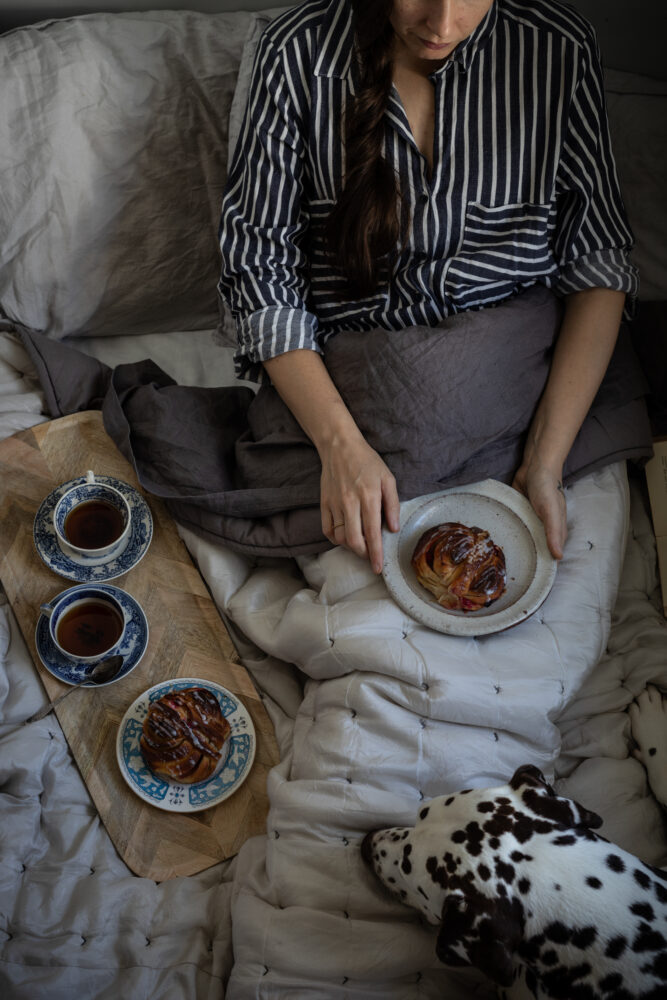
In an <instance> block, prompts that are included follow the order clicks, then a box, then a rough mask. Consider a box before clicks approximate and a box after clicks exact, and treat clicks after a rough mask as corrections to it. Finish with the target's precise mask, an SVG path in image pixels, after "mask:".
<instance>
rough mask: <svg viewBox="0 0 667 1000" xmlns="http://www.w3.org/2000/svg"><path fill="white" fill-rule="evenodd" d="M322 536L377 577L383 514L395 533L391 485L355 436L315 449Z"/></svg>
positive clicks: (385, 470) (395, 509) (394, 494)
mask: <svg viewBox="0 0 667 1000" xmlns="http://www.w3.org/2000/svg"><path fill="white" fill-rule="evenodd" d="M320 459H321V462H322V478H321V489H320V511H321V514H322V531H323V533H324V535H325V536H326V537H327V538H328V539H329V541H331V542H333V543H334V544H335V545H344V546H345V547H346V548H348V549H351V551H352V552H355V553H356V554H357V555H358V556H361V557H362V558H365V559H368V560H369V561H370V564H371V566H372V568H373V571H374V572H375V573H381V572H382V514H383V512H384V517H385V521H386V525H387V527H388V528H389V530H390V531H398V529H399V501H398V493H397V491H396V480H395V479H394V476H393V475H392V473H391V472H390V470H389V468H388V467H387V465H386V464H385V463H384V461H383V460H382V459H381V458H380V456H379V455H378V453H377V452H376V451H374V450H373V448H371V447H370V445H369V444H368V443H367V442H366V441H365V440H364V438H363V437H362V435H361V434H360V433H358V432H357V433H356V434H353V435H347V436H345V437H344V438H342V439H334V440H332V441H331V442H330V443H328V444H327V446H326V448H322V449H321V450H320Z"/></svg>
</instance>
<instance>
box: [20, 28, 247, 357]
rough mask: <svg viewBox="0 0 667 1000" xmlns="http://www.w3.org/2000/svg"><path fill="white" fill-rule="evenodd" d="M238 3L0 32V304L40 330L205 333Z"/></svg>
mask: <svg viewBox="0 0 667 1000" xmlns="http://www.w3.org/2000/svg"><path fill="white" fill-rule="evenodd" d="M250 17H251V15H250V14H249V12H245V11H239V12H236V13H220V14H203V13H195V12H189V11H158V12H146V13H134V14H133V13H127V14H122V13H116V14H91V15H87V16H82V17H74V18H69V19H66V20H55V21H50V22H45V23H44V24H41V25H37V26H32V27H26V28H20V29H17V30H15V31H11V32H8V33H7V34H6V35H4V36H1V37H0V74H1V78H2V101H1V103H0V149H2V162H1V164H0V311H1V312H2V313H4V315H5V316H7V317H9V318H10V319H11V320H13V321H18V322H20V323H23V324H25V325H27V326H29V327H32V328H33V329H36V330H40V331H43V332H45V333H46V334H48V335H49V336H50V337H54V338H63V337H65V336H72V337H78V336H84V335H86V336H106V335H109V334H117V333H122V334H140V333H155V332H163V331H169V330H187V329H202V328H207V327H208V328H214V327H215V326H216V323H217V320H218V303H217V294H216V285H217V281H218V277H219V271H220V258H219V247H218V240H217V231H218V224H219V215H220V201H221V196H222V188H223V185H224V182H225V179H226V174H227V128H228V118H229V112H230V109H231V103H232V97H233V94H234V89H235V86H236V77H237V73H238V68H239V63H240V59H241V52H242V48H243V41H244V39H245V37H246V34H247V31H248V26H249V23H250Z"/></svg>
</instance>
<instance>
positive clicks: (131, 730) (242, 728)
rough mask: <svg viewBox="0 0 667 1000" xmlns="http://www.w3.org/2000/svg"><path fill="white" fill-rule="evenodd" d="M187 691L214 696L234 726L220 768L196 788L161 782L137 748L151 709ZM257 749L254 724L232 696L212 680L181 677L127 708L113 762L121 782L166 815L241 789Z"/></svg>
mask: <svg viewBox="0 0 667 1000" xmlns="http://www.w3.org/2000/svg"><path fill="white" fill-rule="evenodd" d="M189 687H203V688H206V689H207V690H208V691H210V692H211V693H212V694H214V695H215V697H216V698H217V699H218V702H219V703H220V708H221V709H222V714H223V715H224V716H225V718H226V719H227V722H228V723H229V724H230V726H231V727H232V732H231V736H230V737H229V740H228V741H227V755H226V757H225V758H224V761H222V762H221V766H220V767H218V769H217V771H216V773H215V774H214V775H213V777H211V778H209V779H208V781H200V782H198V783H197V784H194V785H186V784H180V783H176V782H171V781H165V780H164V778H161V777H159V776H158V775H156V774H153V772H152V771H151V770H150V769H149V768H148V765H147V764H146V762H145V761H144V758H143V755H142V753H141V749H140V747H139V738H140V736H141V730H142V728H143V724H144V719H145V718H146V716H147V715H148V709H149V708H150V706H151V704H152V703H153V702H154V701H157V699H158V698H161V697H162V695H164V694H167V693H168V692H169V691H182V690H183V689H184V688H189ZM256 745H257V740H256V737H255V727H254V726H253V723H252V719H251V718H250V715H249V714H248V711H247V710H246V708H245V707H244V706H243V705H242V704H241V702H240V701H239V700H238V698H236V696H235V695H233V694H232V693H231V691H228V690H227V688H224V687H222V686H221V685H220V684H216V683H214V682H213V681H203V680H198V679H197V678H195V677H179V678H178V679H176V680H171V681H162V682H161V683H160V684H156V685H155V686H154V687H152V688H149V689H148V690H147V691H144V693H143V694H142V695H139V697H138V698H137V699H136V701H134V702H133V703H132V704H131V705H130V707H129V708H128V710H127V712H126V713H125V715H124V716H123V719H122V721H121V723H120V726H119V727H118V736H117V738H116V757H117V758H118V766H119V767H120V772H121V774H122V775H123V777H124V778H125V781H126V782H127V783H128V785H129V786H130V788H131V789H132V791H133V792H135V793H136V794H137V795H138V796H139V798H140V799H143V800H144V802H149V803H150V804H151V805H153V806H157V808H158V809H165V810H166V811H167V812H178V813H191V812H198V811H199V810H201V809H211V808H212V807H213V806H217V805H218V803H219V802H223V801H224V799H227V798H229V796H230V795H232V794H233V792H235V791H236V790H237V788H239V787H240V786H241V785H242V784H243V782H244V781H245V779H246V778H247V777H248V774H249V773H250V768H251V767H252V762H253V760H254V759H255V748H256Z"/></svg>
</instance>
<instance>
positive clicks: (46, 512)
mask: <svg viewBox="0 0 667 1000" xmlns="http://www.w3.org/2000/svg"><path fill="white" fill-rule="evenodd" d="M95 479H96V481H97V482H98V483H104V484H106V485H107V486H114V487H115V488H116V489H117V490H118V491H119V492H120V493H122V494H123V496H124V497H125V499H126V500H127V502H128V505H129V507H130V513H131V516H132V523H131V526H130V534H129V536H128V539H127V543H126V545H124V546H123V548H122V549H121V551H120V552H118V553H117V554H116V555H115V556H114V557H113V558H112V559H109V558H106V559H90V558H84V557H80V556H74V555H70V554H69V553H66V552H63V550H62V549H61V547H60V544H59V542H58V536H57V535H56V530H55V527H54V524H53V511H54V508H55V506H56V504H57V503H58V501H59V500H60V498H61V496H62V495H63V494H64V493H66V492H67V490H69V489H71V487H72V486H78V485H80V484H81V483H85V482H86V477H85V476H78V477H77V478H76V479H71V480H70V481H69V482H68V483H61V484H60V486H57V487H56V489H55V490H53V492H51V493H49V495H48V497H47V498H46V499H45V500H43V501H42V504H41V506H40V508H39V510H38V511H37V513H36V515H35V521H34V525H33V532H32V534H33V538H34V541H35V548H36V549H37V552H38V553H39V556H40V557H41V559H42V560H43V561H44V562H45V563H46V565H47V566H48V567H49V569H51V570H53V572H54V573H57V574H58V575H59V576H64V577H65V578H66V579H68V580H76V581H78V582H79V583H99V582H103V581H105V580H114V579H115V578H116V577H117V576H122V575H123V573H127V572H128V571H129V570H131V569H132V567H133V566H136V565H137V563H138V562H139V561H140V560H141V559H143V557H144V556H145V555H146V552H147V551H148V546H149V545H150V543H151V539H152V537H153V518H152V516H151V512H150V508H149V506H148V504H147V503H146V501H145V500H144V498H143V497H142V495H141V494H140V493H139V492H138V491H137V490H135V489H134V487H133V486H130V485H129V483H124V482H123V481H122V480H121V479H114V478H112V477H111V476H97V475H96V476H95Z"/></svg>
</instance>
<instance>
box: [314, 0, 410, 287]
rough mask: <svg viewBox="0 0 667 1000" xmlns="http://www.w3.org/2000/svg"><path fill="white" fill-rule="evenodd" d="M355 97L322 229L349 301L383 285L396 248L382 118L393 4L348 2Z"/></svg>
mask: <svg viewBox="0 0 667 1000" xmlns="http://www.w3.org/2000/svg"><path fill="white" fill-rule="evenodd" d="M352 8H353V24H354V36H355V54H356V56H357V63H358V71H359V73H358V85H357V92H356V94H355V97H354V99H353V101H352V104H351V107H350V108H349V109H348V110H347V113H346V116H345V121H344V124H343V132H344V135H343V140H344V146H345V179H344V184H343V190H342V191H341V193H340V195H339V197H338V200H337V202H336V204H335V205H334V207H333V209H332V211H331V213H330V214H329V218H328V220H327V225H326V237H327V242H328V246H329V249H330V251H331V253H332V254H333V257H334V261H335V263H336V265H337V267H338V268H339V270H340V271H342V273H343V275H344V277H345V278H346V281H347V292H348V294H349V296H350V298H363V297H365V296H367V295H370V294H372V293H373V292H374V291H375V290H376V289H377V287H378V286H379V285H380V284H381V283H383V282H385V281H387V280H388V278H389V274H390V270H391V267H392V264H393V261H394V257H395V253H396V247H397V245H398V244H399V243H400V242H401V236H402V232H403V229H404V223H403V221H402V219H401V214H400V212H401V209H400V194H399V190H398V186H397V182H396V176H395V173H394V168H393V167H392V166H391V165H390V164H389V163H387V161H386V160H385V158H384V155H383V154H384V143H385V123H384V112H385V109H386V107H387V104H388V101H389V94H390V91H391V86H392V55H393V45H394V30H393V28H392V26H391V23H390V21H389V16H390V14H391V8H392V0H352Z"/></svg>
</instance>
